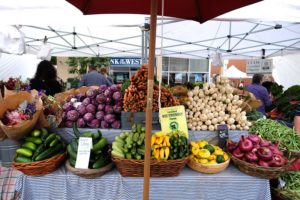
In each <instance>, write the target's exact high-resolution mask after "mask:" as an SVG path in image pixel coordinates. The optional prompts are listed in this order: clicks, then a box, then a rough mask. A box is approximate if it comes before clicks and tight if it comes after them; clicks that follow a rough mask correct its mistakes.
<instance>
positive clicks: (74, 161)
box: [69, 158, 76, 167]
mask: <svg viewBox="0 0 300 200" xmlns="http://www.w3.org/2000/svg"><path fill="white" fill-rule="evenodd" d="M69 163H70V165H71V166H72V167H75V164H76V160H73V159H71V158H70V159H69Z"/></svg>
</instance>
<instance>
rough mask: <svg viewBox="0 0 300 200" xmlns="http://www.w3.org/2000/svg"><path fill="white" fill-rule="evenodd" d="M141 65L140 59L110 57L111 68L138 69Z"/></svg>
mask: <svg viewBox="0 0 300 200" xmlns="http://www.w3.org/2000/svg"><path fill="white" fill-rule="evenodd" d="M141 64H142V59H141V58H120V57H112V58H111V60H110V65H111V66H112V67H140V66H141Z"/></svg>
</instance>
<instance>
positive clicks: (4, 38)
mask: <svg viewBox="0 0 300 200" xmlns="http://www.w3.org/2000/svg"><path fill="white" fill-rule="evenodd" d="M0 52H3V53H8V54H16V55H22V54H24V53H25V39H24V33H23V32H22V31H21V30H20V29H19V27H17V26H1V27H0Z"/></svg>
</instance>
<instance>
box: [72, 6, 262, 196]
mask: <svg viewBox="0 0 300 200" xmlns="http://www.w3.org/2000/svg"><path fill="white" fill-rule="evenodd" d="M67 1H68V2H70V3H71V4H73V5H74V6H76V7H77V8H78V9H80V10H81V11H82V12H83V14H112V13H115V14H117V13H118V14H120V13H123V14H126V13H127V14H149V10H150V9H151V18H150V27H151V29H150V46H149V63H148V87H147V108H146V140H145V149H146V151H145V164H144V196H143V197H144V199H145V200H147V199H149V177H150V155H151V153H150V149H151V146H150V141H151V130H152V102H153V85H154V81H153V74H154V70H153V69H154V58H155V39H156V19H157V14H159V15H160V14H161V13H162V9H161V6H158V5H162V1H163V3H164V15H165V16H170V17H177V18H183V19H189V20H195V21H198V22H200V23H201V22H205V21H207V20H210V19H212V18H214V17H216V16H219V15H221V14H224V13H226V12H229V11H231V10H234V9H237V8H240V7H243V6H247V5H250V4H253V3H256V2H259V1H260V0H67Z"/></svg>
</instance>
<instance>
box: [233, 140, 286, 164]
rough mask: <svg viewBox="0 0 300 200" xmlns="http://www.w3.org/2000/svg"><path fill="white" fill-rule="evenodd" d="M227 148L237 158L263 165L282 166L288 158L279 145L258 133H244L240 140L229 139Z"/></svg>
mask: <svg viewBox="0 0 300 200" xmlns="http://www.w3.org/2000/svg"><path fill="white" fill-rule="evenodd" d="M227 150H228V151H229V152H230V153H231V154H232V155H233V156H234V157H236V158H239V159H241V160H244V161H247V162H249V163H252V164H254V165H259V166H262V167H282V166H284V165H285V164H287V161H288V160H287V158H286V157H284V155H283V153H282V151H281V150H280V149H279V147H278V143H275V144H274V143H272V142H270V141H268V140H264V139H262V138H261V137H260V136H258V135H248V136H245V135H242V136H241V139H240V141H239V142H233V141H230V140H229V141H228V143H227Z"/></svg>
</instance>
